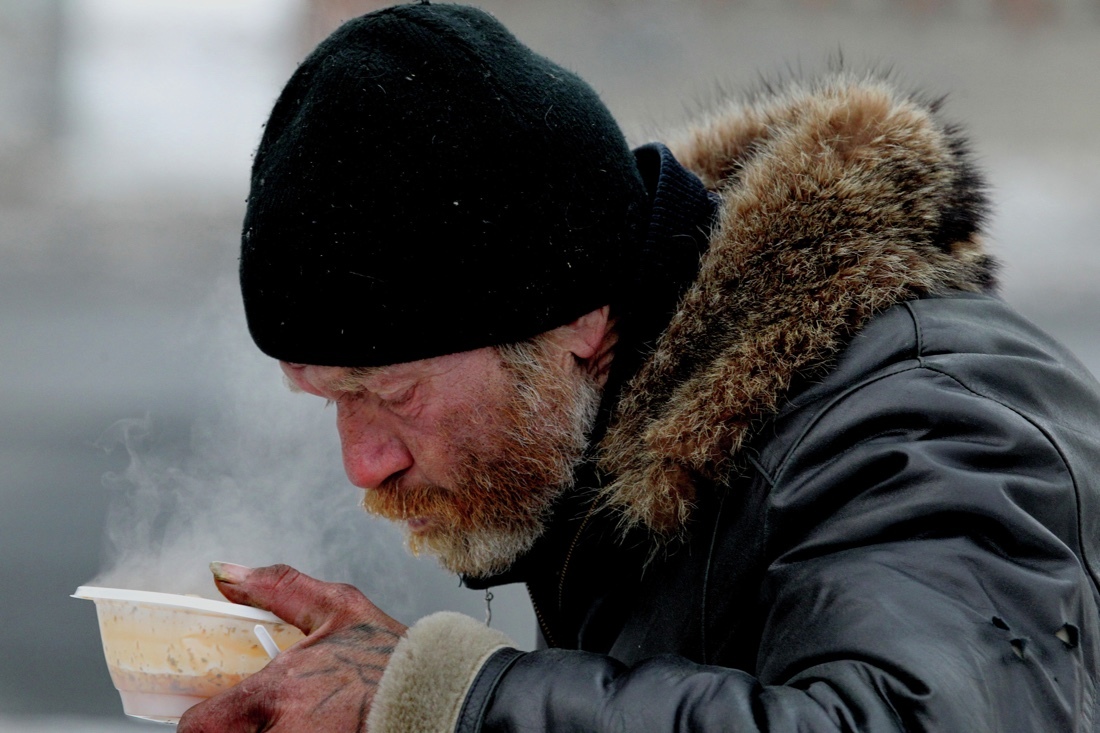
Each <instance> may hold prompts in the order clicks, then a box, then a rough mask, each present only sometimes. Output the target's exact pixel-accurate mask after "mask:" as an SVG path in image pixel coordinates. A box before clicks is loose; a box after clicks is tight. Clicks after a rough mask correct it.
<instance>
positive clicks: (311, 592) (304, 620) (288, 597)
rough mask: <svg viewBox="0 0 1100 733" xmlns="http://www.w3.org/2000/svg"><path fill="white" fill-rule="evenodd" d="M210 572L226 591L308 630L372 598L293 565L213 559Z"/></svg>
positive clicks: (347, 614) (351, 612)
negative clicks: (248, 564)
mask: <svg viewBox="0 0 1100 733" xmlns="http://www.w3.org/2000/svg"><path fill="white" fill-rule="evenodd" d="M210 572H212V573H213V574H214V581H215V583H216V584H217V586H218V590H220V591H221V593H222V595H223V596H225V597H226V598H227V599H229V600H230V601H232V602H233V603H243V604H245V605H247V606H255V607H256V608H262V609H264V610H267V611H271V612H272V613H273V614H275V615H276V616H278V617H279V618H281V619H282V620H284V621H286V622H287V623H290V624H293V625H294V626H297V627H298V628H299V629H301V630H302V632H303V633H305V634H310V633H312V632H314V631H316V630H317V629H318V628H320V627H321V626H323V625H325V624H326V623H330V622H333V621H335V620H337V619H338V618H340V617H345V618H347V617H354V615H355V613H356V612H357V611H360V610H364V609H363V606H364V605H367V606H369V605H370V601H368V600H367V599H366V597H365V596H364V595H363V594H362V593H360V592H359V591H358V590H356V589H355V588H353V587H352V586H350V585H343V584H340V583H326V582H324V581H321V580H317V579H316V578H311V577H310V576H308V575H306V574H305V573H300V572H298V571H297V570H295V569H294V568H292V567H290V566H289V565H269V566H267V567H262V568H248V567H245V566H243V565H234V564H232V563H223V562H213V563H210Z"/></svg>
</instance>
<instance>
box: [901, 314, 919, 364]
mask: <svg viewBox="0 0 1100 733" xmlns="http://www.w3.org/2000/svg"><path fill="white" fill-rule="evenodd" d="M903 305H904V306H905V310H907V311H908V312H909V317H910V318H911V319H912V320H913V331H914V333H915V334H916V339H917V350H916V354H915V356H916V359H917V363H918V364H920V365H921V366H924V332H923V331H921V327H920V319H919V318H917V312H916V311H915V310H913V303H912V301H909V300H907V301H905V303H904V304H903Z"/></svg>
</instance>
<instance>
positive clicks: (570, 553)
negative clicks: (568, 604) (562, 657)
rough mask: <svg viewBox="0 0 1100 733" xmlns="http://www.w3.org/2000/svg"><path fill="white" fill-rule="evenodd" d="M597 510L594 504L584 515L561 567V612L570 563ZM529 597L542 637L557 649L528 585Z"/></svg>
mask: <svg viewBox="0 0 1100 733" xmlns="http://www.w3.org/2000/svg"><path fill="white" fill-rule="evenodd" d="M595 508H596V502H592V503H591V504H590V505H589V507H588V513H587V514H585V515H584V519H583V520H582V521H581V526H580V527H578V528H577V532H576V534H574V535H573V541H572V542H571V543H569V550H568V551H567V552H566V553H565V561H564V562H563V563H562V566H561V575H560V576H559V579H558V610H559V611H560V610H561V607H562V601H563V600H564V598H565V573H566V571H568V570H569V561H570V560H571V559H572V558H573V551H574V550H575V549H577V543H578V542H579V541H580V539H581V533H583V532H584V528H585V527H587V526H588V521H589V520H590V519H591V518H592V513H593V511H594V510H595ZM527 596H528V597H529V598H530V599H531V608H533V609H534V610H535V619H536V620H537V621H538V623H539V628H540V629H541V630H542V636H543V638H544V639H546V643H547V645H548V646H551V647H556V646H557V642H555V641H554V636H553V634H551V633H550V625H549V624H547V623H546V617H544V616H543V615H542V610H541V609H539V604H538V602H536V601H535V594H534V593H532V592H531V586H530V585H527Z"/></svg>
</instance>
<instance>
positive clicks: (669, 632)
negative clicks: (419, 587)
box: [461, 294, 1100, 731]
mask: <svg viewBox="0 0 1100 733" xmlns="http://www.w3.org/2000/svg"><path fill="white" fill-rule="evenodd" d="M1098 393H1100V388H1098V386H1097V385H1096V383H1095V382H1094V381H1093V380H1092V379H1091V378H1090V377H1089V375H1088V374H1087V373H1086V372H1085V370H1084V369H1083V368H1082V367H1081V366H1080V365H1078V364H1077V363H1076V362H1075V361H1074V359H1073V357H1072V356H1070V355H1069V354H1067V353H1066V352H1065V351H1064V350H1063V349H1061V348H1060V347H1059V346H1058V345H1057V344H1055V343H1053V342H1052V341H1051V340H1050V339H1049V338H1047V337H1046V336H1044V335H1043V334H1042V333H1040V332H1039V331H1037V330H1036V329H1035V328H1034V327H1033V326H1031V325H1030V324H1028V323H1027V322H1025V321H1024V320H1023V319H1021V318H1020V317H1019V316H1016V315H1015V314H1013V313H1012V311H1011V310H1010V309H1009V308H1008V307H1006V306H1005V305H1004V304H1003V303H1002V302H1000V301H998V300H996V299H995V298H990V297H987V296H978V295H964V294H959V295H951V296H947V297H942V298H927V299H922V300H917V301H912V302H907V303H904V304H901V305H898V306H896V307H894V308H892V309H890V310H888V311H887V312H885V313H883V314H882V315H881V316H879V317H877V318H875V319H874V320H873V321H871V323H870V324H868V325H867V326H866V327H865V328H864V329H863V331H862V332H861V333H860V334H859V335H858V336H857V337H856V338H855V339H854V340H853V342H852V344H851V346H850V347H849V348H847V349H846V350H845V351H844V353H843V355H842V356H841V358H840V359H839V361H838V363H837V364H836V366H835V367H834V368H833V370H832V371H831V372H830V374H829V376H828V377H827V378H826V379H825V380H824V381H822V382H820V383H816V384H813V385H810V386H807V387H806V388H805V389H804V390H803V391H801V392H800V393H799V394H798V395H797V396H795V397H794V398H793V399H792V400H791V401H790V402H789V403H787V404H786V405H785V406H784V407H783V409H782V410H781V411H780V413H779V414H778V415H777V416H776V417H775V418H774V419H773V420H771V421H770V422H769V424H768V425H767V426H766V427H764V428H762V430H761V437H760V438H758V440H757V441H755V442H754V443H753V444H752V445H751V446H747V447H746V448H745V449H744V451H745V452H746V453H747V454H748V455H751V459H750V460H749V461H748V463H749V466H751V469H750V470H748V471H746V472H745V473H744V475H740V476H737V477H734V478H731V480H730V481H729V484H728V485H726V486H722V487H720V488H718V487H714V488H713V489H709V488H708V490H707V491H705V492H703V497H704V498H702V499H701V501H700V502H699V504H698V505H697V506H696V508H695V511H694V512H693V520H692V525H693V526H692V527H691V530H690V535H689V537H690V539H689V540H688V541H687V542H686V544H684V545H683V546H681V547H679V548H677V549H675V550H674V551H672V552H670V553H669V554H668V556H667V557H662V558H660V559H659V560H655V561H653V562H652V563H651V564H650V566H649V567H648V568H647V569H646V572H645V573H644V574H643V575H642V576H641V578H640V579H638V581H637V586H636V587H630V586H628V587H627V588H625V589H624V588H620V589H619V592H626V593H628V594H630V596H629V601H628V602H626V603H618V604H616V603H615V602H614V600H609V599H607V598H606V597H605V595H606V590H605V586H601V585H600V578H599V577H591V576H590V577H587V578H585V580H584V581H582V582H580V583H578V584H577V585H578V586H579V587H577V586H574V587H573V588H572V590H571V592H572V593H575V594H580V595H587V596H588V598H589V599H590V600H592V601H594V602H596V603H597V605H602V606H604V607H605V608H607V607H612V606H614V607H615V614H616V619H615V620H614V622H611V621H610V620H609V619H607V618H601V617H600V616H599V615H598V614H596V615H593V616H589V617H586V618H585V617H579V620H575V621H573V624H574V626H573V628H575V630H576V631H575V635H574V636H571V637H569V638H566V639H562V640H560V642H559V643H562V645H563V646H566V647H572V648H580V649H586V650H592V651H594V652H598V653H589V654H585V653H578V652H573V651H558V650H546V651H538V652H534V653H530V654H526V655H522V656H520V657H518V658H516V659H515V660H514V661H513V663H512V665H511V667H510V668H509V669H508V671H507V673H506V674H504V675H503V676H502V677H500V678H499V680H498V682H497V684H496V686H495V688H493V689H489V687H490V686H489V685H488V684H486V685H485V686H484V687H483V688H482V689H480V690H479V689H477V688H475V689H474V691H473V692H472V693H471V694H472V695H475V696H476V695H483V696H484V699H485V712H484V715H485V723H484V726H483V727H482V728H477V727H476V726H472V727H470V728H469V730H485V731H620V730H621V731H676V730H681V731H689V730H690V731H727V730H728V731H755V730H761V731H842V730H859V731H903V730H904V731H924V730H929V731H932V730H935V731H1092V730H1095V729H1096V728H1097V726H1096V700H1095V694H1096V690H1095V686H1096V680H1097V674H1098V666H1097V665H1098V661H1100V616H1098V613H1097V590H1096V578H1095V573H1094V572H1092V571H1090V569H1089V567H1088V565H1086V562H1085V559H1084V558H1085V557H1089V558H1090V559H1091V557H1092V556H1094V555H1095V553H1096V532H1095V526H1093V525H1094V524H1095V517H1096V516H1097V502H1096V497H1097V492H1098V490H1100V487H1098V486H1097V478H1096V477H1097V471H1096V467H1098V466H1100V439H1098V437H1097V428H1096V421H1097V416H1098V415H1100V397H1098ZM1088 518H1092V519H1091V520H1090V519H1088ZM572 562H573V563H577V564H581V565H583V564H584V563H585V562H586V560H584V558H574V559H573V560H572ZM615 580H616V578H615V576H614V575H610V576H605V577H604V583H605V584H608V583H613V582H614V581H615ZM534 583H535V584H536V585H537V584H538V581H534ZM567 603H568V604H570V605H572V606H577V605H583V603H582V602H579V601H578V600H576V599H573V600H571V601H567ZM542 613H543V614H544V615H550V611H543V612H542ZM575 615H576V614H575ZM500 654H501V656H502V657H507V656H508V652H501V653H500ZM461 730H466V729H461Z"/></svg>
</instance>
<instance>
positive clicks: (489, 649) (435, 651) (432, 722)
mask: <svg viewBox="0 0 1100 733" xmlns="http://www.w3.org/2000/svg"><path fill="white" fill-rule="evenodd" d="M510 646H514V643H513V642H512V640H511V639H509V638H508V637H507V636H506V635H505V634H503V633H501V632H500V631H496V630H495V629H490V628H488V627H487V626H485V625H484V624H482V623H481V622H479V621H475V620H474V619H472V618H470V617H469V616H464V615H463V614H460V613H453V612H450V611H442V612H440V613H433V614H432V615H430V616H425V617H424V618H422V619H420V620H419V621H417V622H416V623H415V624H414V625H412V626H411V627H409V631H408V634H407V635H406V636H405V638H404V639H402V640H401V641H400V642H399V643H398V645H397V648H396V649H395V650H394V653H393V656H392V657H391V658H390V662H389V664H388V665H387V666H386V671H385V673H384V674H383V675H382V681H381V683H379V685H378V693H377V694H376V695H375V696H374V703H373V704H372V705H371V711H370V716H369V718H368V719H367V729H368V730H370V731H371V733H451V731H454V730H455V726H456V724H457V722H458V718H459V715H460V714H461V713H462V710H463V703H464V702H465V700H466V695H467V692H468V691H469V689H470V687H471V686H472V685H473V683H474V681H475V680H476V679H477V676H478V673H479V672H480V671H481V668H482V666H483V665H484V664H485V662H486V661H487V660H488V659H489V658H490V657H492V656H493V654H494V653H496V652H497V651H499V650H501V649H504V648H507V647H510Z"/></svg>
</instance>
